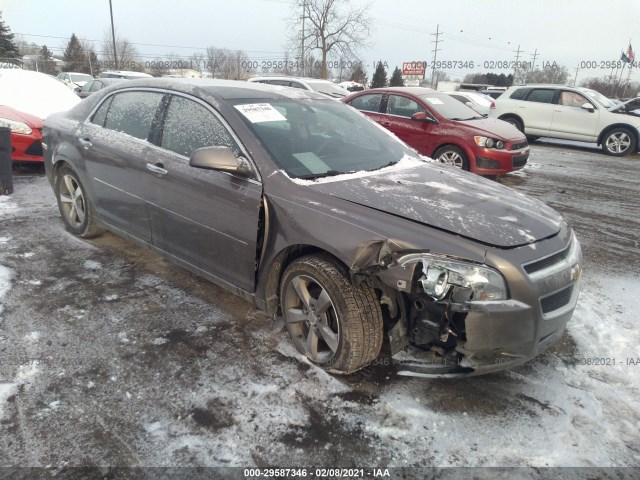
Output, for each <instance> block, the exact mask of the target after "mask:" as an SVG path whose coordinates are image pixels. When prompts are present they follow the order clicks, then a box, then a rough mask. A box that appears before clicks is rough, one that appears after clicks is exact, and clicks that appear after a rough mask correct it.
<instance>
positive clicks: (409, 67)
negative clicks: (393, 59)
mask: <svg viewBox="0 0 640 480" xmlns="http://www.w3.org/2000/svg"><path fill="white" fill-rule="evenodd" d="M426 68H427V62H403V63H402V74H403V75H424V71H425V69H426Z"/></svg>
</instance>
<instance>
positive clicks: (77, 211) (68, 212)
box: [60, 175, 86, 228]
mask: <svg viewBox="0 0 640 480" xmlns="http://www.w3.org/2000/svg"><path fill="white" fill-rule="evenodd" d="M62 180H63V181H62V182H61V185H60V202H61V205H62V211H63V213H64V215H65V217H66V220H67V221H68V222H69V224H70V225H71V226H73V227H75V228H80V226H81V225H82V224H83V222H84V219H85V217H86V203H85V198H84V193H83V191H82V188H80V185H79V184H78V181H77V180H76V179H75V178H74V177H73V176H72V175H65V176H64V177H63V179H62Z"/></svg>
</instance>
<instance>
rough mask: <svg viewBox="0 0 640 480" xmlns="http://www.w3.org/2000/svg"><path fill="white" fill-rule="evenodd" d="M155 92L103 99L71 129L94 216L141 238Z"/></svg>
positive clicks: (157, 100) (146, 233)
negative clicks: (89, 185) (91, 196)
mask: <svg viewBox="0 0 640 480" xmlns="http://www.w3.org/2000/svg"><path fill="white" fill-rule="evenodd" d="M162 98H163V93H160V92H157V91H146V90H139V91H125V92H121V93H117V94H115V95H110V96H109V97H107V98H106V99H105V100H104V101H103V102H102V103H101V104H100V106H99V107H98V109H97V110H96V111H95V113H94V114H93V115H92V116H91V118H90V119H89V121H87V122H85V123H84V124H83V125H82V126H81V127H80V129H79V130H78V132H77V137H76V141H77V142H78V148H79V150H80V151H82V152H83V153H84V155H83V159H84V161H85V167H86V170H87V174H88V176H89V177H90V179H91V183H92V187H93V190H94V197H95V198H94V200H95V203H96V205H95V206H96V210H97V212H98V215H99V216H100V217H101V218H102V219H103V220H104V221H106V222H107V223H109V224H110V225H111V226H113V227H116V228H118V229H120V230H122V231H124V232H126V233H129V234H131V235H133V236H135V237H137V238H139V239H141V240H144V241H146V242H150V241H151V228H150V226H149V216H148V214H147V205H146V202H145V200H144V198H145V195H146V192H145V187H146V185H145V181H144V180H145V179H146V178H147V169H146V164H147V162H148V157H149V156H150V155H152V153H153V152H152V151H151V144H150V143H149V142H148V139H149V136H150V132H151V131H152V126H153V124H154V122H155V120H156V115H157V113H158V112H159V108H160V105H161V102H162Z"/></svg>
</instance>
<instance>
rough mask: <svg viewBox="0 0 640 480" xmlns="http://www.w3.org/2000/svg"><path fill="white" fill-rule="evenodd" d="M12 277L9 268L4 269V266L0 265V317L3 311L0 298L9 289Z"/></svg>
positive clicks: (0, 298)
mask: <svg viewBox="0 0 640 480" xmlns="http://www.w3.org/2000/svg"><path fill="white" fill-rule="evenodd" d="M12 277H13V271H12V270H11V269H10V268H8V267H5V266H4V265H0V315H2V311H3V310H4V305H3V304H2V298H3V297H4V296H5V295H6V294H7V293H8V292H9V290H10V289H11V278H12Z"/></svg>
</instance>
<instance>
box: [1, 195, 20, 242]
mask: <svg viewBox="0 0 640 480" xmlns="http://www.w3.org/2000/svg"><path fill="white" fill-rule="evenodd" d="M18 210H20V208H19V207H18V205H17V204H15V203H14V202H13V201H11V198H10V197H9V196H7V195H0V217H2V216H3V215H5V214H7V213H14V212H16V211H18ZM2 238H6V239H7V240H9V239H10V238H11V237H2Z"/></svg>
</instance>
